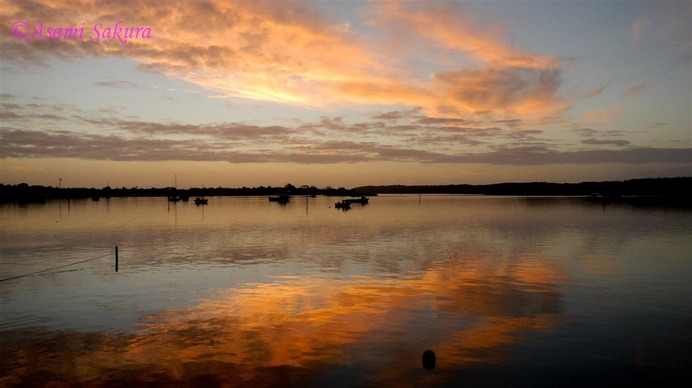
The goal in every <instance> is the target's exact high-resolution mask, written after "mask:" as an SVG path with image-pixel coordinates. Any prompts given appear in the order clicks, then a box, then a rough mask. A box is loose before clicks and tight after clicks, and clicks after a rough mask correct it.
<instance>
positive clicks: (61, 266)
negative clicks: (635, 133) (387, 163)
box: [0, 195, 692, 387]
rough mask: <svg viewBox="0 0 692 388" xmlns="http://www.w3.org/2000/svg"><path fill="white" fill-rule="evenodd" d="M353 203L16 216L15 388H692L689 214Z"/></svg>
mask: <svg viewBox="0 0 692 388" xmlns="http://www.w3.org/2000/svg"><path fill="white" fill-rule="evenodd" d="M336 200H337V198H326V197H317V198H309V199H305V198H297V197H294V198H293V199H292V201H291V202H290V203H289V204H288V205H285V206H282V205H279V204H277V203H270V202H268V201H267V199H266V198H265V197H243V198H210V201H209V205H207V206H195V205H194V204H193V203H177V204H176V203H168V202H167V201H166V199H165V198H112V199H109V200H104V199H102V200H101V201H100V202H92V201H74V200H73V201H70V202H69V203H68V202H67V201H60V202H58V201H55V202H49V203H47V204H45V205H28V206H18V205H0V228H1V229H0V230H1V232H2V233H1V237H0V279H8V278H13V279H10V280H4V281H0V359H2V360H4V361H3V363H2V364H0V386H15V385H22V384H23V385H31V386H37V385H38V386H40V385H51V384H52V385H57V386H61V385H90V386H100V385H114V384H115V385H146V384H154V383H155V384H159V385H167V386H182V385H185V386H190V385H193V386H197V385H203V386H218V385H230V386H276V385H281V386H286V385H288V386H327V385H328V386H334V385H338V386H426V385H435V386H440V385H441V386H445V385H447V386H528V387H535V386H551V387H552V386H594V385H599V386H602V385H613V384H633V383H642V382H643V383H651V384H655V383H665V384H667V385H674V384H675V382H676V381H677V380H676V379H678V378H689V377H691V376H690V371H689V370H690V365H692V335H691V334H692V254H691V253H692V242H691V239H690V236H691V235H692V217H691V215H692V213H691V212H690V211H689V210H679V209H666V208H638V207H632V206H629V205H622V204H621V205H617V204H612V205H609V206H607V207H603V206H600V205H595V204H587V203H584V202H583V201H582V200H581V199H578V198H525V197H477V196H433V195H430V196H423V197H421V198H419V197H418V196H380V197H374V198H372V199H371V203H370V204H369V205H365V206H361V205H354V206H353V208H352V209H351V210H349V211H341V210H337V209H334V206H333V204H334V202H335V201H336ZM115 246H118V247H119V271H118V272H117V273H116V272H115V268H114V264H115V263H114V247H115ZM90 259H93V260H90ZM81 261H83V262H82V263H79V264H75V265H71V264H73V263H77V262H81ZM39 271H43V272H40V273H37V272H39ZM32 273H35V275H33V276H23V277H22V275H25V274H32ZM15 277H16V278H15ZM426 349H432V350H434V352H435V353H436V356H437V364H436V367H435V369H433V370H426V369H424V368H423V367H422V366H421V355H422V353H423V351H425V350H426Z"/></svg>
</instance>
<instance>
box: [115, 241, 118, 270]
mask: <svg viewBox="0 0 692 388" xmlns="http://www.w3.org/2000/svg"><path fill="white" fill-rule="evenodd" d="M115 272H118V246H117V245H116V246H115Z"/></svg>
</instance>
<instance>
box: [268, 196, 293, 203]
mask: <svg viewBox="0 0 692 388" xmlns="http://www.w3.org/2000/svg"><path fill="white" fill-rule="evenodd" d="M290 200H291V196H290V195H288V194H280V195H277V196H274V197H269V202H278V203H288V201H290Z"/></svg>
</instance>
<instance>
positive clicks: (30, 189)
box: [0, 183, 360, 203]
mask: <svg viewBox="0 0 692 388" xmlns="http://www.w3.org/2000/svg"><path fill="white" fill-rule="evenodd" d="M278 194H290V195H328V196H329V195H332V196H356V195H360V194H359V192H356V191H355V190H350V189H346V188H343V187H340V188H332V187H326V188H317V187H315V186H307V185H303V186H300V187H295V186H293V185H292V184H290V183H289V184H286V185H284V186H282V187H272V186H267V187H264V186H260V187H240V188H224V187H216V188H212V187H203V188H190V189H176V188H174V187H163V188H139V187H133V188H126V187H122V188H112V187H108V186H106V187H104V188H101V189H97V188H57V187H52V186H38V185H28V184H26V183H20V184H18V185H4V184H0V203H8V202H15V203H42V202H45V201H46V200H51V199H85V198H95V197H98V198H110V197H168V196H173V195H175V196H188V197H205V196H210V197H216V196H252V195H278Z"/></svg>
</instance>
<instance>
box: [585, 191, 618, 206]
mask: <svg viewBox="0 0 692 388" xmlns="http://www.w3.org/2000/svg"><path fill="white" fill-rule="evenodd" d="M620 199H621V197H620V196H619V195H617V194H611V193H593V194H591V195H590V196H588V197H585V198H584V202H592V203H600V204H604V205H607V204H609V203H611V202H614V201H617V200H620Z"/></svg>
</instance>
